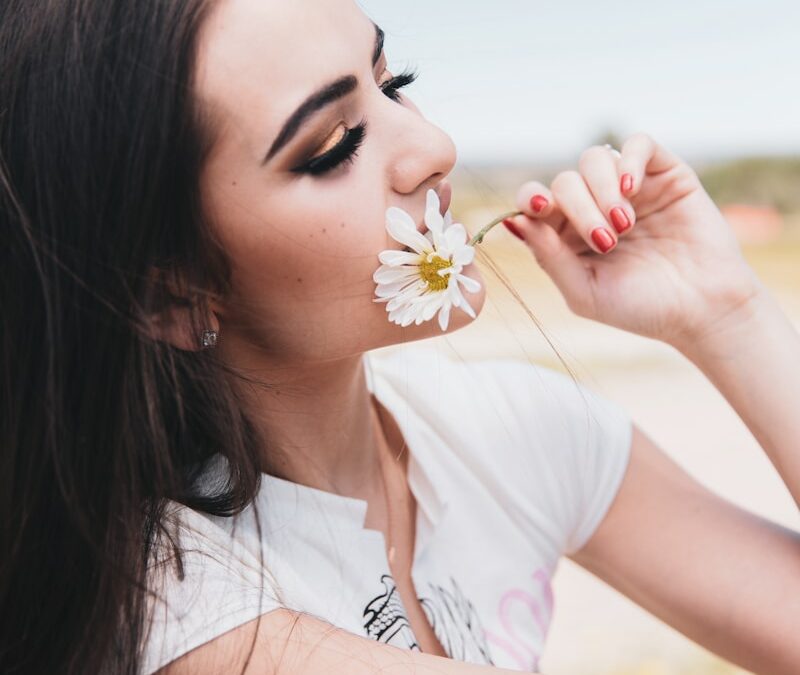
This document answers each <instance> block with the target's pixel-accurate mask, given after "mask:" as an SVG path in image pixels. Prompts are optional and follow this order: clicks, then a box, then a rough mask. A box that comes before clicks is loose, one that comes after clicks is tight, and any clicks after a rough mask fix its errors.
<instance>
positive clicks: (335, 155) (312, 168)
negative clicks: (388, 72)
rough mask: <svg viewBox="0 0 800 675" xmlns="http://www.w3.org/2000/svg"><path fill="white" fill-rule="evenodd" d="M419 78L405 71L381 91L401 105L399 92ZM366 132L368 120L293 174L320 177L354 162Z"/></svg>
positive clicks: (362, 121)
mask: <svg viewBox="0 0 800 675" xmlns="http://www.w3.org/2000/svg"><path fill="white" fill-rule="evenodd" d="M417 77H418V73H417V72H416V71H411V70H405V71H403V72H402V73H400V74H399V75H395V76H394V77H392V78H391V79H389V80H387V81H386V82H384V83H383V84H382V85H381V87H380V89H381V91H382V92H383V93H384V94H385V95H386V96H388V97H389V98H390V99H392V100H393V101H395V102H397V103H400V97H399V96H398V95H397V92H398V90H399V89H401V88H402V87H406V86H408V85H409V84H411V83H412V82H414V81H415V80H416V79H417ZM366 130H367V120H366V118H363V119H362V120H361V122H360V123H359V124H357V125H356V126H355V127H353V128H352V129H348V130H347V132H346V133H345V136H344V138H343V139H342V141H341V142H339V144H338V145H336V146H335V147H333V148H331V149H330V150H328V151H327V152H325V153H323V154H322V155H319V156H317V157H314V158H313V159H311V160H309V161H308V162H306V163H305V164H304V165H302V166H299V167H297V168H295V169H292V170H291V171H292V172H293V173H301V174H303V173H306V174H310V175H312V176H320V175H322V174H325V173H327V172H328V171H331V170H332V169H335V168H336V167H337V166H339V165H340V164H343V163H345V162H352V161H353V160H354V159H355V157H356V155H357V154H358V149H359V148H360V147H361V145H362V143H363V142H364V139H365V137H366Z"/></svg>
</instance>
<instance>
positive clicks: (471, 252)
mask: <svg viewBox="0 0 800 675" xmlns="http://www.w3.org/2000/svg"><path fill="white" fill-rule="evenodd" d="M474 259H475V247H474V246H469V245H467V246H462V247H461V248H459V249H458V250H457V251H456V252H455V253H453V262H454V263H456V264H457V265H469V264H470V263H471V262H472V261H473V260H474Z"/></svg>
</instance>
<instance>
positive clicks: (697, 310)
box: [509, 134, 762, 346]
mask: <svg viewBox="0 0 800 675" xmlns="http://www.w3.org/2000/svg"><path fill="white" fill-rule="evenodd" d="M517 206H518V208H519V210H520V211H523V214H522V215H518V216H515V217H514V218H512V219H510V221H511V227H510V228H509V229H516V230H517V231H518V232H519V233H520V236H521V238H522V239H523V240H524V241H525V242H526V243H527V245H528V246H529V247H530V249H531V250H532V252H533V254H534V255H535V257H536V260H537V261H538V263H539V264H540V265H541V267H542V268H543V269H544V270H545V271H546V272H547V273H548V275H549V276H550V277H551V278H552V279H553V281H554V282H555V284H556V285H557V286H558V288H559V290H560V291H561V293H562V294H563V295H564V298H565V299H566V301H567V304H568V305H569V307H570V308H571V309H572V310H573V311H574V312H575V313H576V314H578V315H580V316H584V317H586V318H589V319H594V320H597V321H601V322H603V323H607V324H609V325H612V326H616V327H618V328H622V329H624V330H628V331H631V332H634V333H638V334H640V335H645V336H647V337H652V338H657V339H660V340H663V341H665V342H668V343H670V344H673V345H675V346H679V345H681V344H684V343H686V342H687V341H692V340H695V339H698V338H700V337H702V336H703V335H704V334H705V333H707V332H708V331H714V330H715V329H716V327H717V326H719V325H720V322H723V323H724V322H726V321H729V320H735V317H736V315H737V314H738V313H739V312H740V311H742V309H743V308H746V307H747V306H748V304H749V303H750V302H751V300H752V299H753V298H755V297H757V296H758V295H759V293H760V292H761V290H762V285H761V283H760V282H759V280H758V279H757V278H756V276H755V274H754V273H753V271H752V270H751V268H750V267H749V266H748V265H747V263H746V262H745V260H744V258H743V257H742V255H741V251H740V249H739V246H738V244H737V242H736V239H735V237H734V235H733V232H732V230H731V228H730V226H729V224H728V223H727V221H726V220H725V219H724V217H723V216H722V214H721V213H720V211H719V209H718V208H717V207H716V205H715V204H714V202H713V201H712V200H711V198H710V197H709V196H708V194H707V193H706V191H705V190H704V188H703V186H702V184H701V183H700V180H699V178H698V177H697V174H696V173H695V172H694V171H693V170H692V169H691V168H690V167H689V166H688V165H687V164H686V163H685V162H683V161H681V160H680V159H679V158H677V157H676V156H675V155H673V154H672V153H671V152H669V151H668V150H666V149H665V148H663V147H662V146H660V145H659V144H658V143H656V142H655V141H654V140H653V139H652V138H651V137H650V136H648V135H646V134H636V135H633V136H631V137H630V138H629V139H628V140H627V141H626V142H625V143H624V145H623V147H622V150H621V155H620V153H617V152H615V151H614V150H612V149H610V148H609V147H608V146H593V147H591V148H588V149H587V150H586V151H584V152H583V153H582V155H581V157H580V161H579V165H578V170H576V171H575V170H570V171H563V172H562V173H559V174H558V175H557V176H556V177H555V179H554V180H553V181H552V184H551V186H550V187H549V188H547V187H546V186H544V185H543V184H541V183H538V182H535V181H531V182H527V183H525V184H523V185H522V186H521V187H520V189H519V191H518V193H517Z"/></svg>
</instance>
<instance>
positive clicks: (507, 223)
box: [503, 218, 525, 241]
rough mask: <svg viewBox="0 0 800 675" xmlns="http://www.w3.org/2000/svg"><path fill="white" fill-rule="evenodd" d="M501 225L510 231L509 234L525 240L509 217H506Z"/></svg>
mask: <svg viewBox="0 0 800 675" xmlns="http://www.w3.org/2000/svg"><path fill="white" fill-rule="evenodd" d="M503 225H505V226H506V227H507V228H508V230H509V232H511V234H513V235H514V236H515V237H516V238H517V239H521V240H522V241H525V237H523V236H522V232H520V231H519V229H518V228H517V226H516V225H514V223H513V222H511V220H510V219H508V218H506V219H505V220H504V221H503Z"/></svg>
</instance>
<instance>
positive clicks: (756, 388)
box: [676, 289, 800, 506]
mask: <svg viewBox="0 0 800 675" xmlns="http://www.w3.org/2000/svg"><path fill="white" fill-rule="evenodd" d="M676 347H677V348H678V349H679V350H680V351H681V352H682V353H683V354H684V355H685V356H686V357H687V358H688V359H689V360H690V361H692V362H693V363H694V364H695V365H696V366H697V367H698V368H699V369H700V370H702V371H703V373H704V374H705V375H706V377H708V379H709V380H710V381H711V383H712V384H713V385H714V386H715V387H716V388H717V389H718V390H719V392H720V393H721V394H722V395H723V396H725V398H726V399H727V400H728V402H729V403H730V404H731V406H733V408H734V409H735V410H736V412H737V413H738V415H739V417H741V418H742V421H743V422H744V423H745V424H746V425H747V426H748V428H749V429H750V431H751V432H752V433H753V435H754V436H755V437H756V440H758V442H759V444H760V445H761V447H762V448H763V449H764V451H765V452H766V453H767V456H768V457H769V458H770V461H771V462H772V464H773V465H774V466H775V468H776V469H777V470H778V473H779V474H780V476H781V478H782V479H783V482H784V483H786V486H787V487H788V488H789V492H791V494H792V497H794V501H795V503H796V504H797V505H798V506H800V335H798V333H797V331H796V330H795V329H794V327H793V326H792V325H791V323H790V322H789V320H788V319H787V318H786V316H785V315H784V314H783V312H782V311H781V309H780V307H779V306H778V304H777V302H776V301H775V299H774V298H773V297H772V295H771V294H770V293H769V292H768V291H767V290H766V289H762V290H761V292H760V293H759V294H758V295H757V296H756V297H755V298H754V299H752V300H750V301H749V302H748V303H746V304H745V305H743V306H742V307H741V308H739V309H738V311H736V312H733V313H732V314H731V315H729V316H728V317H726V318H725V320H724V321H719V322H717V323H716V324H715V325H713V326H712V327H711V328H710V329H709V330H708V331H707V332H706V333H705V334H703V335H701V336H697V337H695V338H694V339H693V340H691V341H687V342H685V343H680V342H679V343H678V344H677V345H676Z"/></svg>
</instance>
